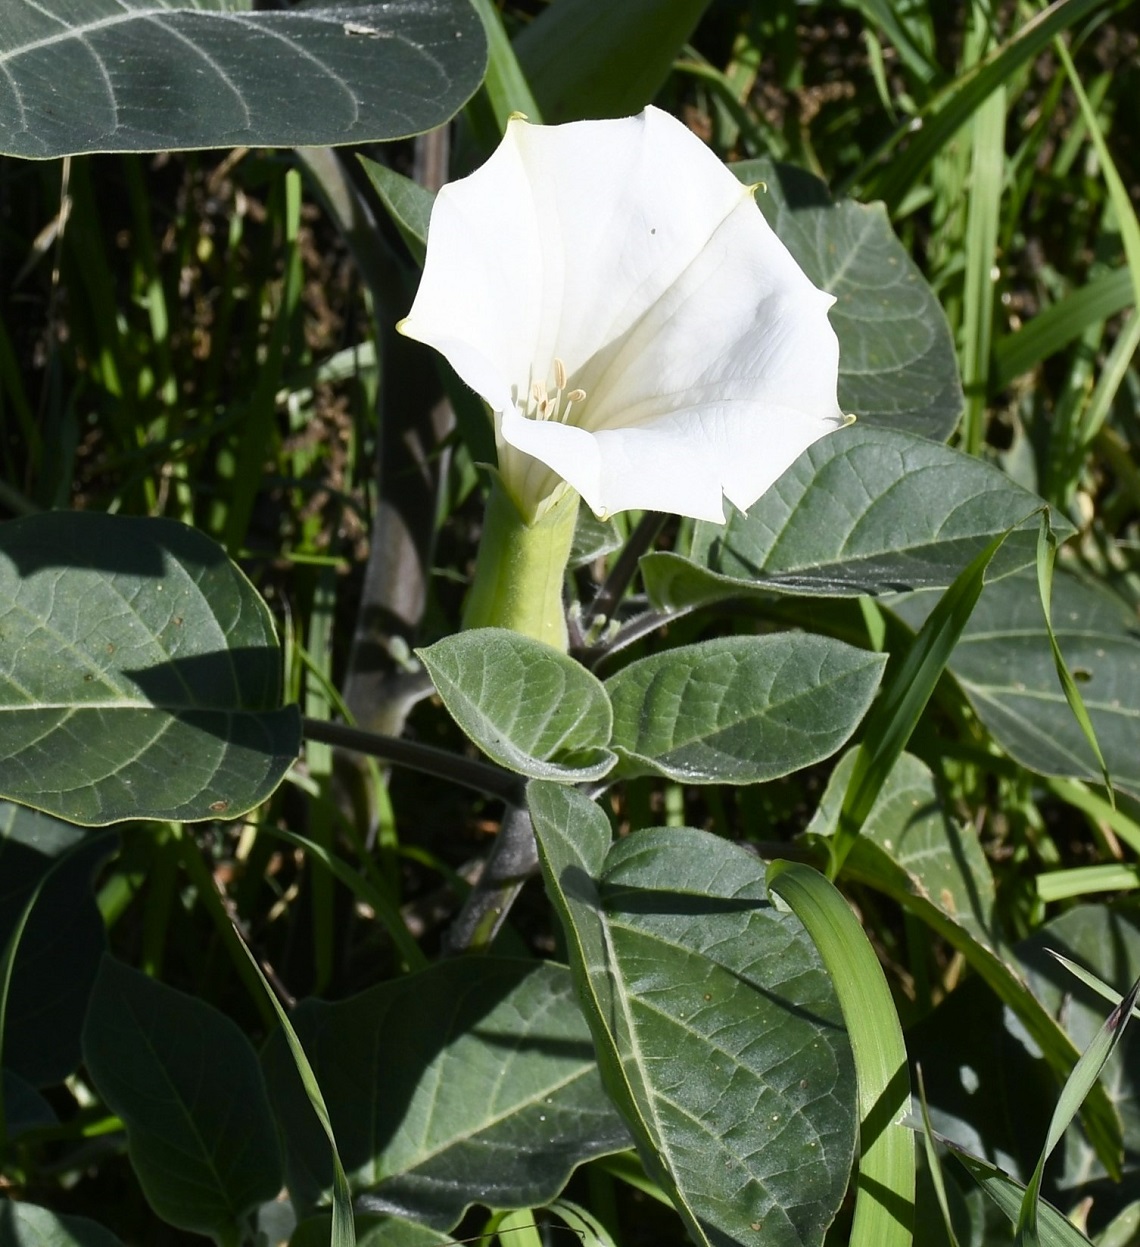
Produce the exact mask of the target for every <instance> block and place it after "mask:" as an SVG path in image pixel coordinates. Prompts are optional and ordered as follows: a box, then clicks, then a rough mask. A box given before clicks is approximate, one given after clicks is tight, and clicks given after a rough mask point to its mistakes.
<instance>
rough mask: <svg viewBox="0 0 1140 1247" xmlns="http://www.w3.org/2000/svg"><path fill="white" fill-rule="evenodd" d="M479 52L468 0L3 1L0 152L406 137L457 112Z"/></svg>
mask: <svg viewBox="0 0 1140 1247" xmlns="http://www.w3.org/2000/svg"><path fill="white" fill-rule="evenodd" d="M486 60H487V48H486V41H485V40H484V38H483V32H482V27H481V25H480V23H479V21H478V19H477V18H476V17H475V15H474V13H473V12H472V10H471V7H470V6H469V5H468V4H466V3H464V0H391V2H389V3H383V4H381V3H376V2H374V0H341V2H340V3H335V4H320V3H318V4H308V5H304V6H301V7H298V8H295V9H287V8H282V9H280V10H277V11H270V12H254V11H253V9H252V5H251V3H250V2H249V0H53V3H52V4H50V5H45V4H40V3H37V0H5V5H4V22H3V24H2V25H0V152H3V153H4V154H6V155H11V156H24V157H32V158H36V159H48V158H52V157H57V156H65V155H74V154H77V153H81V152H125V151H131V152H145V151H170V150H177V149H182V148H200V147H237V146H243V145H244V146H251V147H252V146H256V147H305V146H309V147H311V146H325V145H328V144H336V143H363V142H378V141H382V140H387V139H395V138H401V137H405V136H407V135H411V134H417V133H419V132H421V131H423V130H430V129H431V128H433V127H434V126H437V125H440V124H442V123H443V122H444V121H446V120H447V119H448V118H449V117H450V116H452V114H454V113H455V112H456V111H457V110H458V109H459V108H460V107H461V105H462V104H463V103H464V101H465V100H466V99H467V98H468V96H470V95H471V93H472V92H473V91H474V90H475V88H476V87H477V86H478V85H479V82H480V79H481V78H482V75H483V69H484V66H485V65H486Z"/></svg>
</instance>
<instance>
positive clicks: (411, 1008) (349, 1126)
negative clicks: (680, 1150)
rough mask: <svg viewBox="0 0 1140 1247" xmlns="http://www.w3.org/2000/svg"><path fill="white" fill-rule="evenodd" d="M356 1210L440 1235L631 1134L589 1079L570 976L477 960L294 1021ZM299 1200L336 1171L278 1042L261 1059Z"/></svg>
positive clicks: (545, 1190)
mask: <svg viewBox="0 0 1140 1247" xmlns="http://www.w3.org/2000/svg"><path fill="white" fill-rule="evenodd" d="M292 1019H293V1023H294V1025H295V1027H296V1030H297V1033H298V1035H299V1037H300V1039H301V1041H302V1043H303V1044H304V1047H305V1050H306V1052H307V1053H308V1054H309V1059H310V1061H311V1063H312V1066H313V1069H314V1071H315V1073H316V1076H317V1080H318V1081H319V1083H320V1085H321V1088H322V1091H323V1093H324V1097H325V1100H326V1103H327V1104H328V1109H329V1114H330V1117H331V1120H332V1124H333V1129H334V1132H335V1134H336V1139H337V1145H338V1149H339V1151H340V1155H341V1157H342V1159H343V1161H344V1165H345V1169H346V1170H347V1172H348V1175H349V1179H350V1182H351V1183H352V1186H353V1188H354V1190H355V1191H356V1193H357V1195H358V1197H359V1196H361V1193H364V1194H363V1200H362V1202H360V1203H358V1206H359V1207H363V1208H366V1209H367V1210H369V1211H374V1212H385V1213H390V1214H396V1215H401V1216H405V1217H408V1218H412V1219H414V1220H417V1221H422V1222H424V1223H425V1224H427V1225H430V1226H434V1227H436V1228H437V1229H446V1228H447V1227H448V1226H450V1225H454V1224H455V1222H457V1221H458V1220H459V1218H460V1217H461V1216H462V1214H463V1210H464V1209H465V1208H466V1207H467V1206H468V1205H470V1204H472V1203H476V1202H478V1203H482V1204H487V1205H488V1206H490V1207H498V1208H512V1207H518V1206H520V1205H529V1204H539V1203H543V1202H545V1201H546V1200H549V1199H552V1198H553V1197H554V1196H555V1195H556V1194H557V1193H558V1192H559V1191H560V1190H561V1189H562V1187H563V1185H564V1184H565V1182H566V1179H567V1178H568V1176H569V1174H570V1172H571V1170H572V1169H573V1168H574V1166H575V1165H578V1164H580V1163H581V1162H582V1161H584V1160H587V1159H589V1158H590V1157H591V1156H596V1155H600V1154H603V1153H606V1152H613V1151H619V1150H621V1149H622V1148H625V1147H627V1146H628V1145H629V1137H628V1135H627V1133H626V1131H625V1128H624V1126H623V1125H622V1123H621V1121H620V1119H619V1118H618V1117H617V1115H616V1114H615V1113H614V1111H613V1109H612V1106H611V1105H610V1103H609V1101H608V1100H607V1099H606V1097H605V1094H604V1092H603V1091H602V1088H601V1085H600V1083H599V1081H598V1076H597V1071H596V1068H595V1065H594V1060H593V1053H592V1051H591V1049H590V1039H589V1032H588V1031H587V1029H586V1025H585V1022H584V1021H583V1019H582V1016H581V1013H580V1012H579V1010H578V1008H577V1005H576V1004H575V1001H574V996H573V991H572V988H571V984H570V976H569V974H568V972H567V971H566V970H565V968H564V967H561V966H557V965H553V964H551V963H549V962H543V963H538V962H529V961H514V960H506V959H503V958H497V957H473V958H469V959H466V960H454V961H444V962H440V963H438V964H437V965H435V966H432V967H431V968H430V969H428V970H423V971H420V972H419V973H417V974H413V975H408V976H406V977H404V978H401V979H398V980H396V981H394V982H390V983H383V984H380V985H379V986H377V987H374V988H372V989H370V990H369V991H366V992H362V993H361V994H360V995H358V996H353V997H351V998H350V999H348V1000H344V1001H340V1002H338V1003H336V1004H325V1003H323V1002H321V1001H316V1000H309V1001H305V1002H304V1003H303V1004H302V1005H300V1006H299V1007H298V1009H297V1010H296V1011H295V1012H294V1013H293V1015H292ZM262 1059H263V1064H264V1067H265V1070H266V1076H267V1078H268V1081H269V1085H270V1087H271V1090H272V1094H273V1103H274V1106H275V1108H276V1110H277V1112H278V1115H279V1119H280V1122H281V1126H282V1130H283V1133H284V1136H285V1139H286V1146H287V1150H288V1165H289V1173H290V1189H291V1190H293V1191H294V1193H295V1194H299V1196H300V1197H301V1198H302V1199H303V1200H305V1201H308V1202H312V1201H314V1200H316V1199H318V1198H320V1197H321V1196H322V1194H323V1193H324V1192H325V1191H326V1190H327V1188H328V1186H329V1184H330V1181H331V1176H332V1175H331V1170H330V1166H329V1160H328V1156H329V1153H328V1143H327V1141H326V1140H325V1138H324V1136H323V1135H322V1134H321V1133H320V1132H319V1131H318V1130H317V1128H316V1125H315V1123H314V1122H313V1120H312V1114H311V1111H310V1109H309V1106H308V1101H307V1100H306V1099H305V1098H304V1095H303V1093H302V1091H301V1088H300V1085H299V1083H298V1081H297V1076H296V1073H295V1072H294V1069H293V1066H292V1063H291V1062H290V1060H289V1056H288V1054H287V1052H286V1051H285V1045H284V1043H283V1042H282V1041H281V1039H280V1037H279V1036H276V1035H275V1036H274V1037H273V1038H271V1039H270V1041H269V1043H268V1044H267V1045H266V1049H265V1052H264V1054H263V1058H262Z"/></svg>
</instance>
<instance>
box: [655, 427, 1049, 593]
mask: <svg viewBox="0 0 1140 1247" xmlns="http://www.w3.org/2000/svg"><path fill="white" fill-rule="evenodd" d="M1042 506H1043V503H1042V502H1041V500H1040V499H1039V498H1037V497H1036V495H1034V494H1031V493H1029V492H1028V490H1025V489H1022V488H1021V486H1019V485H1016V484H1014V483H1013V481H1011V480H1010V479H1009V477H1008V476H1006V475H1005V473H1003V472H1001V471H999V470H998V469H997V468H995V467H992V466H990V465H989V464H987V463H985V462H984V461H982V460H981V459H977V458H975V457H973V456H971V455H964V454H960V453H959V452H958V451H955V450H950V449H949V447H946V446H939V445H937V444H936V443H934V442H929V441H926V440H925V439H923V438H920V437H915V436H914V435H913V434H909V433H901V432H896V431H892V430H889V429H875V428H867V427H860V426H858V425H856V426H855V427H854V428H852V429H846V430H844V431H842V432H840V433H836V434H834V435H833V436H831V437H825V438H824V439H823V440H822V441H819V442H816V444H815V445H814V446H812V447H811V449H810V450H808V451H807V452H806V454H804V455H801V456H800V458H799V459H798V460H797V461H796V462H795V464H793V465H792V467H791V468H789V469H788V471H787V472H785V473H784V475H783V476H781V477H780V479H779V480H778V481H777V482H776V484H775V485H773V486H772V488H771V489H769V490H768V492H767V493H766V494H764V495H763V497H761V498H760V499H759V500H758V501H757V502H756V503H755V505H754V506H752V507H751V509H750V510H749V511H748V512H747V513H746V514H745V513H741V512H739V511H736V512H733V514H732V515H731V516H730V517H729V519H728V522H727V523H726V524H724V525H720V524H708V523H699V524H698V525H697V528H696V531H695V534H694V538H693V548H692V553H691V559H690V560H684V559H681V558H680V557H679V556H677V555H674V554H651V555H648V556H646V557H645V558H644V559H643V560H642V569H643V571H644V573H645V575H646V579H647V584H648V588H649V593H650V596H651V597H652V598H653V599H654V601H655V602H657V603H658V604H659V605H661V606H675V607H680V606H686V605H699V604H700V603H702V602H706V601H716V600H720V599H724V598H727V597H732V596H747V595H748V594H750V593H762V594H768V593H771V592H773V591H775V592H783V593H800V594H803V593H811V594H824V595H829V596H836V597H853V596H857V595H859V594H863V593H888V592H897V591H899V590H902V589H918V588H944V587H945V586H946V585H948V584H950V582H951V581H952V580H953V579H954V577H955V576H956V575H957V574H958V573H959V572H960V571H961V570H962V568H963V567H965V566H966V565H967V564H968V563H969V562H970V560H971V559H972V558H974V556H975V555H977V554H978V553H979V552H980V551H981V550H982V549H983V548H984V547H985V546H986V545H987V544H988V543H989V542H990V541H991V540H993V538H994V537H996V536H997V535H998V534H999V533H1003V532H1005V531H1006V530H1007V529H1009V528H1013V527H1014V526H1016V525H1018V524H1022V523H1023V522H1024V524H1023V527H1022V528H1021V529H1020V530H1019V531H1016V532H1013V533H1011V534H1010V536H1009V537H1008V538H1007V539H1006V541H1005V543H1004V544H1003V545H1002V548H1001V549H1000V550H999V551H998V553H997V554H996V555H995V556H994V559H993V562H992V563H991V564H990V567H989V569H988V572H987V575H988V576H989V577H990V578H991V579H992V578H994V577H997V576H1001V575H1005V574H1008V573H1009V572H1012V571H1014V570H1016V569H1017V568H1019V567H1024V566H1026V565H1027V564H1029V563H1031V562H1033V560H1034V557H1035V555H1036V549H1037V530H1038V525H1037V523H1036V522H1034V521H1032V520H1031V518H1030V517H1032V516H1033V515H1035V514H1036V512H1037V511H1038V510H1039V509H1040V508H1041V507H1042ZM1058 524H1059V527H1060V529H1061V531H1062V533H1066V532H1067V531H1068V529H1069V526H1068V525H1067V524H1066V523H1065V521H1064V520H1060V521H1058ZM694 563H695V564H697V565H698V566H697V567H693V566H692V564H694Z"/></svg>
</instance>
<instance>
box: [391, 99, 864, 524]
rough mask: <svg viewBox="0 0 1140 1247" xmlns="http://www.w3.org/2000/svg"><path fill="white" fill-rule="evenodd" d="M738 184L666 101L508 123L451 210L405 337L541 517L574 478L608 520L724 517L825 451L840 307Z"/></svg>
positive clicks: (835, 419)
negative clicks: (457, 381)
mask: <svg viewBox="0 0 1140 1247" xmlns="http://www.w3.org/2000/svg"><path fill="white" fill-rule="evenodd" d="M754 189H755V188H753V187H747V186H744V185H743V184H742V183H741V182H739V181H738V180H737V178H736V177H734V176H733V174H732V173H731V172H730V171H729V170H728V169H727V168H726V167H725V166H724V165H723V164H722V163H721V162H720V161H719V160H718V159H717V157H716V156H715V155H714V154H713V153H712V152H711V151H710V150H709V149H708V148H707V147H706V146H705V145H704V143H702V142H701V141H700V139H698V138H697V137H696V135H694V134H693V133H692V132H691V131H690V130H688V129H687V128H686V127H685V126H683V125H682V124H681V123H680V122H679V121H677V120H675V119H674V118H673V117H670V116H669V115H668V114H667V113H663V112H661V111H659V110H658V109H655V108H647V109H646V110H645V112H643V113H641V114H640V115H639V116H637V117H629V118H625V119H622V120H616V121H580V122H574V123H571V124H568V125H560V126H536V125H530V124H528V123H527V122H526V121H525V120H523V119H521V118H513V119H512V120H511V121H510V122H509V124H508V126H507V133H506V135H505V137H504V139H503V141H502V143H501V144H500V146H499V147H498V149H497V150H496V151H495V152H494V154H493V155H492V156H491V157H490V159H489V160H487V162H486V163H485V164H484V165H483V166H482V167H481V168H479V169H478V170H477V171H476V172H475V173H473V174H471V175H470V176H469V177H466V178H463V179H462V180H460V181H457V182H454V183H452V184H450V185H448V186H445V187H444V188H443V189H442V190H441V191H440V193H439V196H438V197H437V199H436V202H435V205H434V208H433V211H432V215H431V224H430V229H429V234H428V249H427V259H426V263H425V266H424V273H423V280H422V281H421V283H420V287H419V291H418V293H417V295H416V298H415V302H414V304H413V306H412V309H411V312H410V313H409V315H408V317H407V319H406V320H404V321H402V322H401V324H400V329H401V332H403V333H404V334H406V335H407V336H408V337H411V338H415V339H417V340H418V341H421V342H425V343H427V344H428V345H430V346H433V347H435V348H436V350H438V351H440V352H441V353H442V354H443V355H444V356H445V357H446V358H447V359H448V360H449V361H450V363H451V365H452V366H453V367H454V369H455V371H456V372H457V373H458V374H459V376H460V377H461V378H462V379H463V380H464V381H465V382H466V383H467V385H469V386H470V387H471V388H472V389H473V390H475V392H476V393H478V394H479V395H480V396H481V397H482V398H483V399H484V400H485V401H486V402H487V404H488V405H489V406H490V408H491V411H492V412H493V415H494V420H495V438H496V443H497V447H498V454H499V465H498V467H499V473H500V477H501V479H502V482H503V484H504V486H505V488H506V490H507V492H508V494H509V495H510V496H511V498H512V499H513V501H514V503H515V505H516V506H517V507H518V509H519V512H520V514H521V515H522V516H523V517H524V519H525V520H526V521H527V522H533V521H535V520H536V519H537V518H539V517H540V516H541V515H542V514H543V513H544V511H545V510H547V509H548V508H549V507H551V506H553V505H554V504H555V503H556V502H557V501H559V499H560V498H561V496H562V494H564V493H565V486H564V485H563V484H562V482H566V484H568V485H570V486H571V487H572V488H573V489H574V490H576V491H577V493H578V494H580V495H581V496H582V498H584V499H585V501H586V503H587V504H588V505H589V506H590V507H591V508H592V509H593V511H594V512H595V513H596V514H597V515H599V516H601V517H605V516H608V515H612V514H613V513H614V512H617V511H624V510H629V509H632V508H637V509H645V510H654V511H668V512H672V513H674V514H679V515H688V516H693V517H695V518H697V519H706V520H714V521H718V522H721V521H723V520H724V498H726V497H727V498H728V500H729V501H730V502H731V503H733V505H734V506H736V507H739V508H740V509H741V510H747V508H748V507H749V506H751V504H752V503H753V502H755V501H756V499H757V498H758V497H759V496H760V495H761V494H762V493H763V492H764V491H765V490H766V489H767V488H768V486H769V485H771V484H772V483H773V482H774V481H775V480H776V478H777V477H778V476H780V474H781V473H782V472H783V471H784V469H785V468H787V467H788V466H789V465H790V464H791V463H792V461H793V460H794V459H796V457H797V456H798V455H799V454H800V453H801V452H802V451H803V450H805V449H806V448H807V447H808V446H810V445H811V443H812V442H814V441H815V440H816V439H817V438H819V437H822V436H823V435H824V434H825V433H827V432H829V431H831V430H832V429H836V428H839V427H840V426H842V425H843V424H845V423H846V422H847V421H846V418H845V417H844V415H843V414H842V412H841V411H840V409H839V406H838V404H837V402H836V379H837V374H838V366H839V346H838V343H837V341H836V337H835V333H834V331H833V330H832V328H831V325H830V324H829V322H828V318H827V310H828V308H829V307H830V306H831V304H832V303H833V302H834V300H833V299H832V297H831V296H830V295H829V294H825V293H824V292H823V291H822V290H819V289H817V288H816V287H815V286H814V285H813V284H812V282H811V281H810V280H809V279H808V277H807V276H806V275H805V274H804V272H803V271H802V270H801V269H800V267H799V265H798V264H797V263H796V262H795V260H794V259H792V257H791V255H790V254H789V252H788V250H787V248H785V246H784V245H783V243H781V242H780V240H779V239H778V238H777V237H776V235H775V233H773V231H772V229H771V227H770V226H769V225H768V223H767V221H765V219H764V216H763V214H762V213H761V212H760V210H759V209H758V208H757V206H756V204H755V202H754V200H753V191H754Z"/></svg>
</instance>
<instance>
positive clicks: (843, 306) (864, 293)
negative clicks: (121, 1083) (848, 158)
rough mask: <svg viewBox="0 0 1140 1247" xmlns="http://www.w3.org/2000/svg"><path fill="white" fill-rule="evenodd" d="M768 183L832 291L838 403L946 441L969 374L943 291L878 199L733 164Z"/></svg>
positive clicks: (809, 266)
mask: <svg viewBox="0 0 1140 1247" xmlns="http://www.w3.org/2000/svg"><path fill="white" fill-rule="evenodd" d="M732 171H733V172H734V173H735V174H736V176H737V177H738V178H740V180H741V181H743V182H749V183H758V182H759V183H763V188H762V189H760V190H759V191H758V192H757V195H756V202H757V203H758V204H759V205H760V209H761V211H762V212H763V213H764V215H765V216H766V217H767V218H768V220H769V222H770V223H771V225H772V227H773V229H775V231H776V233H777V234H778V235H779V236H780V240H781V241H782V242H783V243H784V245H785V246H786V247H787V248H788V250H789V251H790V252H791V253H792V255H793V256H795V258H796V260H797V261H798V262H799V264H800V267H801V268H802V269H803V270H804V272H805V273H807V275H808V276H809V277H810V278H811V279H812V281H814V282H815V284H816V285H817V286H820V287H821V288H822V289H824V290H826V291H828V292H829V293H830V294H833V295H834V296H835V300H836V302H835V306H834V307H833V308H832V310H831V323H832V325H833V326H834V328H835V332H836V334H837V335H838V337H839V405H840V406H841V407H842V408H843V410H844V411H848V412H852V413H853V414H854V415H856V416H858V417H859V419H860V420H864V421H866V422H868V423H870V424H875V425H885V426H887V427H889V428H897V429H907V430H909V431H910V432H912V433H921V434H922V435H923V436H924V437H929V438H935V439H937V440H939V441H942V440H945V438H947V437H949V436H950V434H951V433H952V432H953V430H954V426H955V425H956V424H957V423H958V417H959V416H960V415H961V413H962V407H963V403H964V400H963V396H962V382H961V379H960V377H959V373H958V363H957V358H956V356H955V352H954V343H953V340H952V338H951V336H950V329H949V326H948V325H947V323H946V317H945V315H944V313H943V311H942V307H941V305H940V304H939V302H938V298H937V296H936V295H935V293H934V291H933V290H932V289H931V288H930V286H929V284H928V283H927V281H926V279H925V278H924V277H923V276H922V273H921V272H920V271H919V269H918V266H917V265H916V264H915V263H914V261H913V260H912V259H911V258H910V256H909V255H908V254H907V252H906V249H905V248H904V247H903V245H902V243H901V242H899V240H898V238H897V237H896V236H895V232H894V230H893V229H891V223H890V219H889V218H888V216H887V211H886V209H885V208H884V207H883V205H882V204H880V203H873V204H859V203H855V202H854V201H853V200H849V199H845V200H841V201H840V202H838V203H833V202H832V201H831V199H830V198H829V196H828V193H827V190H826V188H825V187H824V185H823V183H822V182H820V181H819V180H818V179H816V178H814V177H812V175H811V174H809V173H804V172H803V171H802V170H800V169H796V168H793V167H792V166H790V165H777V164H773V163H772V162H771V161H769V160H750V161H744V162H742V163H740V164H736V165H733V166H732Z"/></svg>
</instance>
